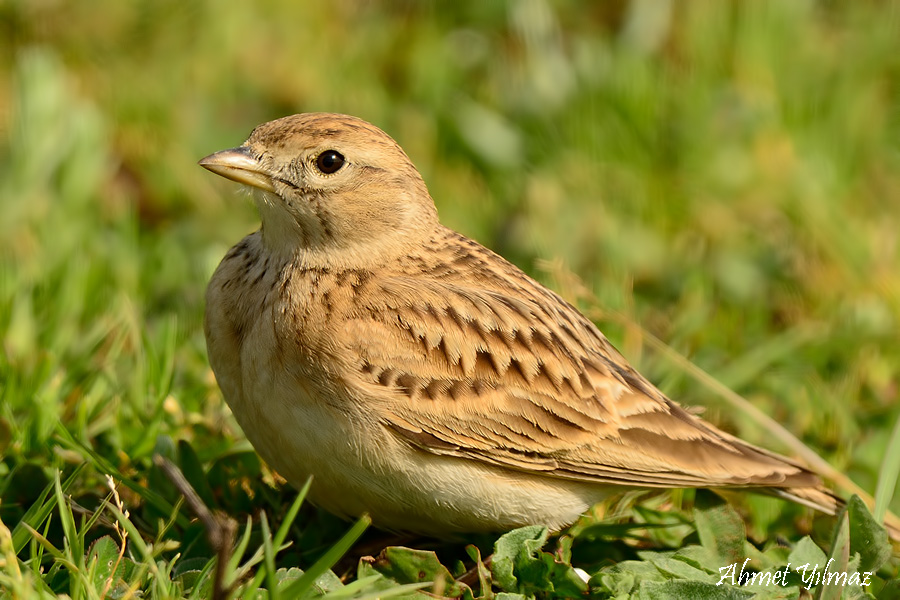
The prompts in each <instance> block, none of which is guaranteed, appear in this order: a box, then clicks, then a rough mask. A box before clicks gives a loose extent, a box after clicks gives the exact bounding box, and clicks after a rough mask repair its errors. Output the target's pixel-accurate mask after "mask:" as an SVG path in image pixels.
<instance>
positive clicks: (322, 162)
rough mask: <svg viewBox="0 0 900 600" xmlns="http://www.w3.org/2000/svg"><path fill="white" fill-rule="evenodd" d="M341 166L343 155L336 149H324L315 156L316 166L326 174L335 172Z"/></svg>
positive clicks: (342, 164)
mask: <svg viewBox="0 0 900 600" xmlns="http://www.w3.org/2000/svg"><path fill="white" fill-rule="evenodd" d="M343 166H344V155H343V154H341V153H340V152H338V151H337V150H326V151H325V152H323V153H322V154H320V155H319V156H317V157H316V167H317V168H318V169H319V170H320V171H322V172H323V173H325V174H326V175H331V174H332V173H336V172H337V170H338V169H340V168H341V167H343Z"/></svg>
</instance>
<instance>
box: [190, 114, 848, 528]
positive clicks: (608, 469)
mask: <svg viewBox="0 0 900 600" xmlns="http://www.w3.org/2000/svg"><path fill="white" fill-rule="evenodd" d="M200 164H201V165H202V166H203V167H205V168H207V169H209V170H210V171H212V172H214V173H217V174H219V175H222V176H223V177H227V178H229V179H232V180H234V181H237V182H240V183H243V184H246V185H248V186H250V187H251V188H252V189H253V191H254V192H255V194H254V198H255V200H256V204H257V205H258V207H259V213H260V217H261V219H262V227H261V229H260V230H259V231H257V232H256V233H253V234H251V235H249V236H247V237H246V238H244V239H243V240H242V241H241V242H240V243H239V244H238V245H237V246H235V247H234V248H232V249H231V251H230V252H228V254H227V255H226V256H225V258H224V260H223V261H222V263H221V264H220V265H219V268H218V269H217V270H216V273H215V275H214V276H213V278H212V281H211V282H210V284H209V289H208V291H207V308H206V339H207V344H208V348H209V358H210V363H211V365H212V368H213V371H214V372H215V375H216V379H217V380H218V382H219V385H220V387H221V388H222V392H223V393H224V395H225V399H226V400H227V402H228V404H229V405H230V406H231V408H232V410H233V411H234V415H235V417H236V418H237V420H238V422H239V423H240V425H241V427H242V428H243V429H244V432H245V433H246V435H247V437H248V438H249V439H250V441H251V442H252V443H253V445H254V446H255V448H256V449H257V451H259V453H260V455H261V456H262V457H263V458H264V459H265V460H266V461H267V462H268V463H270V464H271V465H272V466H273V467H274V468H275V469H276V470H278V472H279V473H281V474H282V475H283V476H284V477H286V478H287V479H288V480H289V481H291V482H293V483H295V484H302V483H303V482H305V480H306V479H307V477H308V476H309V475H313V476H314V479H313V484H312V488H311V491H310V497H311V499H312V500H313V501H314V502H316V503H318V504H320V505H321V506H322V507H324V508H326V509H328V510H329V511H331V512H334V513H336V514H339V515H345V516H356V515H360V514H362V513H365V512H368V513H369V514H370V515H371V516H372V518H373V520H374V522H375V524H376V525H379V526H381V527H384V528H388V529H396V530H405V531H413V532H420V533H429V534H443V533H448V532H455V531H458V532H476V531H498V530H506V529H511V528H513V527H517V526H521V525H526V524H542V525H547V526H548V527H550V528H561V527H563V526H565V525H567V524H569V523H572V522H573V521H574V520H575V519H576V518H578V516H579V515H580V514H581V513H583V512H584V511H585V510H587V509H588V508H589V507H590V506H591V505H592V504H594V503H596V502H598V501H600V500H602V499H603V498H604V497H606V496H608V495H609V494H611V493H614V492H617V491H621V490H623V489H625V488H675V487H704V488H745V489H751V490H757V491H764V492H768V493H772V494H775V495H778V496H781V497H784V498H788V499H790V500H793V501H795V502H799V503H802V504H805V505H807V506H811V507H813V508H816V509H819V510H821V511H824V512H826V513H831V514H834V513H835V511H836V510H837V508H838V507H839V506H840V505H841V504H840V501H839V500H837V499H836V498H835V496H833V495H832V493H831V492H829V491H828V490H827V489H825V488H823V487H822V486H821V483H820V482H819V480H818V478H817V477H816V476H815V475H814V474H813V473H811V472H810V471H808V470H807V469H805V468H804V467H802V466H801V465H799V464H797V463H795V462H794V461H792V460H790V459H787V458H785V457H783V456H779V455H778V454H775V453H772V452H769V451H767V450H763V449H762V448H757V447H755V446H752V445H750V444H748V443H746V442H743V441H741V440H739V439H737V438H735V437H733V436H731V435H728V434H726V433H724V432H722V431H720V430H718V429H717V428H715V427H713V426H712V425H710V424H709V423H706V422H705V421H703V420H701V419H700V418H698V417H696V416H694V415H692V414H690V413H688V412H686V411H685V410H684V409H683V408H681V407H680V406H679V405H678V404H675V403H674V402H673V401H671V400H670V399H668V398H667V397H666V396H665V395H664V394H663V393H662V392H660V391H659V390H658V389H656V388H655V387H654V386H653V384H651V383H650V382H649V381H647V380H646V379H644V377H642V376H641V375H640V374H639V373H638V372H636V371H635V370H634V369H633V368H632V367H631V366H630V365H629V364H628V362H627V361H626V360H625V358H623V357H622V355H621V354H619V352H618V351H617V350H616V349H615V348H614V347H613V346H612V345H611V344H610V343H609V341H607V339H606V338H605V337H604V336H603V334H602V333H600V331H599V330H598V329H597V327H596V326H595V325H594V324H593V323H592V322H591V321H589V320H588V319H587V318H585V317H584V316H583V315H582V314H581V313H579V312H578V310H577V309H575V308H574V307H573V306H571V305H570V304H568V303H567V302H565V301H564V300H563V299H562V298H560V297H559V296H558V295H556V294H555V293H553V292H552V291H550V290H548V289H547V288H545V287H543V286H542V285H541V284H539V283H537V282H536V281H534V280H533V279H531V278H530V277H528V276H527V275H525V274H524V273H523V272H522V271H521V270H519V269H518V268H517V267H515V266H514V265H512V264H510V263H509V262H507V261H506V260H504V259H503V258H501V257H500V256H498V255H496V254H494V253H493V252H491V251H490V250H488V249H486V248H484V247H483V246H481V245H480V244H478V243H477V242H474V241H472V240H470V239H469V238H467V237H465V236H463V235H460V234H459V233H457V232H455V231H452V230H450V229H447V228H446V227H444V226H442V225H441V224H440V222H439V221H438V215H437V211H436V209H435V206H434V202H433V201H432V199H431V197H430V196H429V194H428V190H427V189H426V187H425V184H424V182H423V181H422V178H421V176H420V175H419V173H418V171H417V170H416V168H415V167H414V166H413V164H412V163H411V162H410V160H409V158H408V157H407V156H406V154H405V153H404V152H403V150H402V149H401V148H400V146H398V145H397V143H396V142H394V140H392V139H391V138H390V137H389V136H388V135H387V134H385V133H384V132H383V131H381V130H380V129H378V128H377V127H375V126H373V125H371V124H369V123H366V122H365V121H362V120H360V119H357V118H354V117H350V116H345V115H338V114H324V113H311V114H301V115H294V116H291V117H285V118H283V119H279V120H277V121H272V122H270V123H265V124H263V125H260V126H259V127H257V128H256V129H255V130H254V131H253V133H252V134H251V135H250V138H249V139H248V140H247V141H246V142H245V143H244V144H243V145H242V146H240V147H238V148H235V149H232V150H223V151H221V152H216V153H215V154H212V155H210V156H207V157H206V158H204V159H203V160H201V161H200Z"/></svg>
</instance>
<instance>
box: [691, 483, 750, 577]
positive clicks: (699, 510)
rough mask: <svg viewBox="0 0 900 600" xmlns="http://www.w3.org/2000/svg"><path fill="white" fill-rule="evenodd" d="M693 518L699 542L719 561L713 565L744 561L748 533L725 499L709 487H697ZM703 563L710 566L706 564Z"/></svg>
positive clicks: (717, 566)
mask: <svg viewBox="0 0 900 600" xmlns="http://www.w3.org/2000/svg"><path fill="white" fill-rule="evenodd" d="M694 519H695V520H696V522H697V534H698V535H699V536H700V544H701V545H702V546H703V547H704V548H706V549H707V550H708V551H709V552H710V555H711V556H712V557H713V558H714V560H715V561H716V562H717V563H718V564H716V565H715V566H714V569H716V570H717V569H718V568H719V567H721V566H723V565H730V564H734V563H741V562H743V560H744V558H745V556H744V540H745V539H746V537H747V536H746V533H745V531H744V522H743V521H742V520H741V517H740V515H738V514H737V513H736V512H735V510H734V509H733V508H731V506H730V505H729V504H728V503H727V502H725V500H723V499H722V498H720V497H719V496H716V495H715V494H713V493H712V492H710V491H707V490H698V491H697V497H696V501H695V504H694ZM703 566H704V567H709V565H706V564H704V565H703Z"/></svg>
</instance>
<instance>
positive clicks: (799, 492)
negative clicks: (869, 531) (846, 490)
mask: <svg viewBox="0 0 900 600" xmlns="http://www.w3.org/2000/svg"><path fill="white" fill-rule="evenodd" d="M771 492H772V493H773V494H774V495H776V496H778V497H779V498H784V499H785V500H790V501H792V502H796V503H797V504H802V505H803V506H808V507H809V508H812V509H814V510H818V511H819V512H823V513H825V514H827V515H837V514H838V513H839V512H841V510H843V509H844V507H845V506H847V503H846V502H844V500H842V499H841V498H839V497H838V496H836V495H835V494H834V492H832V491H831V490H829V489H827V488H825V487H792V488H772V489H771ZM883 525H884V527H885V529H887V533H888V536H889V537H890V538H891V540H893V541H894V542H895V543H897V542H900V522H898V520H897V518H896V517H894V516H893V515H888V518H886V519H885V522H884V523H883Z"/></svg>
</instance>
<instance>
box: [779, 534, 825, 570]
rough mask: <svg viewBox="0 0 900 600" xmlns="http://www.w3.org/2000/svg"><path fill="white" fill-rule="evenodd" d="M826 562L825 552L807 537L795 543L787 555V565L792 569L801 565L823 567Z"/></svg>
mask: <svg viewBox="0 0 900 600" xmlns="http://www.w3.org/2000/svg"><path fill="white" fill-rule="evenodd" d="M826 560H827V558H826V557H825V552H824V551H823V550H822V549H821V548H819V547H818V546H817V545H816V543H815V542H814V541H812V538H811V537H809V536H808V535H807V536H805V537H804V538H803V539H801V540H800V541H799V542H797V544H796V545H795V546H794V549H793V550H791V553H790V554H789V555H788V563H789V564H790V565H791V568H793V569H796V568H797V567H799V566H801V565H824V564H825V561H826Z"/></svg>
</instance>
